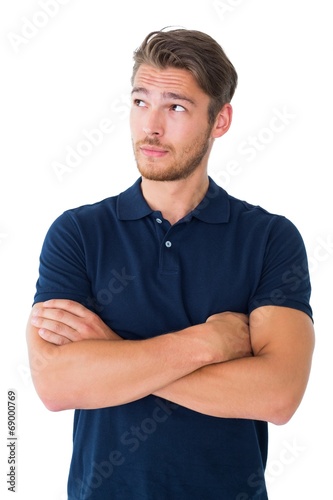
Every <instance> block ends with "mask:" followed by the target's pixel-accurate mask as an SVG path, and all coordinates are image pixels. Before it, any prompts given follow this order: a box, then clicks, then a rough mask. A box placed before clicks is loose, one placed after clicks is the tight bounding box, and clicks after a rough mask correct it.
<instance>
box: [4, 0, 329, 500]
mask: <svg viewBox="0 0 333 500" xmlns="http://www.w3.org/2000/svg"><path fill="white" fill-rule="evenodd" d="M54 1H55V2H56V4H57V5H58V7H59V8H58V11H55V9H53V13H52V16H51V14H45V9H44V10H43V9H42V7H41V5H42V4H43V1H42V0H40V1H38V0H37V1H36V0H24V1H23V0H16V1H15V2H11V1H9V0H7V1H2V3H1V7H0V20H1V21H0V23H1V25H0V34H1V38H0V54H1V64H0V68H1V69H0V71H1V80H0V85H1V92H0V99H1V103H0V120H1V130H0V138H1V148H0V155H1V165H0V176H1V180H0V203H1V209H0V280H1V281H0V283H1V297H0V307H1V339H2V347H1V393H0V416H1V421H0V466H1V467H0V496H1V498H17V499H19V500H21V499H22V500H23V499H24V500H26V499H28V498H31V499H32V498H33V499H34V500H65V499H66V493H65V492H66V481H67V472H68V467H69V461H70V454H71V434H72V417H73V414H72V412H62V413H51V412H48V411H47V410H46V409H45V408H44V407H43V405H42V403H41V402H40V401H39V399H38V397H37V396H36V393H35V391H34V388H33V386H32V383H31V380H30V378H29V371H28V359H27V352H26V343H25V325H26V320H27V317H28V314H29V311H30V307H31V303H32V299H33V295H34V290H35V281H36V279H37V273H38V258H39V252H40V249H41V245H42V242H43V238H44V236H45V232H46V230H47V229H48V227H49V225H50V224H51V222H52V221H53V220H54V218H55V217H57V216H58V215H59V214H60V213H61V212H62V211H63V210H65V209H67V208H71V207H74V206H78V205H81V204H85V203H90V202H94V201H97V200H99V199H102V198H105V197H108V196H110V195H113V194H117V193H118V192H120V191H121V190H123V189H125V188H126V187H127V186H129V185H130V184H131V183H132V182H133V181H134V180H135V179H136V178H137V176H138V174H137V171H136V167H135V165H134V162H133V154H132V149H131V143H130V135H129V128H128V104H127V96H128V91H129V90H130V76H131V69H132V52H133V50H134V49H135V48H136V47H137V46H138V45H139V44H140V43H141V41H142V39H143V38H144V36H145V35H146V34H147V33H148V32H150V31H152V30H155V29H160V28H163V27H164V26H169V25H172V26H183V27H185V28H190V29H199V30H201V31H205V32H207V33H209V34H210V35H211V36H213V37H214V38H216V39H217V40H218V41H219V43H220V44H221V45H222V46H223V47H224V49H225V51H226V52H227V54H228V56H229V57H230V59H231V60H232V62H233V63H234V65H235V66H236V69H237V71H238V74H239V86H238V89H237V91H236V95H235V98H234V100H233V106H234V122H233V125H232V128H231V130H230V131H229V132H228V134H227V135H226V136H224V137H223V138H222V139H220V140H219V142H218V143H216V146H215V150H214V151H213V154H212V157H211V164H210V165H211V166H210V175H211V176H212V177H213V178H214V179H215V180H216V181H217V182H218V183H219V184H221V185H222V186H223V187H225V188H226V189H227V190H228V191H229V192H230V193H231V194H232V195H234V196H236V197H239V198H242V199H246V200H247V201H249V202H250V203H254V204H259V205H261V206H263V207H264V208H266V209H268V210H270V211H272V212H277V213H281V214H284V215H286V216H287V217H288V218H290V219H291V220H292V221H293V222H294V223H295V224H296V226H297V227H298V228H299V230H300V231H301V233H302V235H303V238H304V241H305V244H306V247H307V250H308V255H309V261H310V269H311V274H312V286H313V295H312V307H313V309H314V317H315V327H316V332H317V344H316V352H315V357H314V362H313V369H312V374H311V379H310V382H309V386H308V389H307V392H306V395H305V397H304V400H303V402H302V404H301V406H300V408H299V409H298V411H297V413H296V414H295V416H294V417H293V419H292V420H291V421H290V423H288V424H287V425H285V426H281V427H275V426H273V425H270V452H269V463H268V467H267V483H268V487H269V493H270V500H281V499H283V500H295V499H303V500H308V499H309V500H310V499H311V500H313V499H318V498H332V491H331V488H332V486H331V484H332V483H331V475H332V472H331V467H332V464H331V458H330V450H332V444H333V436H332V428H331V418H332V414H331V410H330V408H331V406H330V405H331V404H332V401H331V400H332V391H331V387H330V386H329V384H330V382H329V381H330V380H332V374H331V371H332V362H331V357H332V354H331V352H332V333H331V312H332V292H331V288H330V286H329V282H330V281H331V280H332V266H333V249H332V239H333V223H332V183H331V181H330V180H329V170H330V169H331V168H332V138H331V136H332V125H331V124H332V120H331V117H332V97H331V96H332V88H333V81H332V71H331V68H330V66H331V65H332V56H331V54H332V48H333V47H332V36H331V21H330V15H329V5H330V2H329V1H328V0H327V1H325V0H317V1H316V2H314V1H310V0H296V1H293V2H290V1H289V0H280V1H279V2H268V1H267V0H243V1H242V0H225V2H223V1H220V2H219V3H218V2H214V1H213V0H199V1H196V2H180V1H179V0H169V1H168V2H156V1H152V0H142V1H141V2H130V1H126V0H125V1H122V2H119V3H111V2H110V1H106V0H94V1H88V0H80V1H79V0H67V1H66V0H62V2H61V3H62V5H60V1H59V3H57V1H56V0H54ZM44 3H47V2H46V0H45V1H44ZM53 3H54V2H53ZM41 12H42V13H44V14H41ZM49 12H51V11H50V10H49ZM29 22H30V23H34V24H33V25H32V27H31V24H29ZM34 25H35V27H33V26H34ZM29 26H30V27H29ZM36 26H37V27H36ZM23 36H25V38H23ZM20 37H21V38H20ZM27 37H28V38H27ZM277 112H278V113H280V114H281V113H282V114H284V116H285V118H284V121H280V122H279V124H280V130H279V132H277V131H273V132H272V131H270V130H269V127H270V125H271V124H272V123H273V122H272V119H273V117H274V116H276V113H277ZM103 119H109V120H110V123H111V122H112V131H111V132H110V133H108V134H104V136H103V141H102V143H101V144H99V145H96V146H92V147H91V151H90V152H89V154H87V155H86V156H85V157H82V156H81V159H80V162H78V165H77V166H76V167H75V168H71V169H69V171H67V172H66V173H64V174H63V175H59V172H58V175H57V174H56V171H55V169H54V162H59V163H63V164H65V160H66V154H68V151H69V149H68V148H76V147H77V145H78V143H79V142H80V141H82V140H84V139H85V137H84V133H83V130H86V131H91V130H92V129H95V128H97V127H98V126H99V125H100V122H101V121H102V120H103ZM274 123H277V122H274ZM253 138H255V140H256V141H257V142H256V144H257V148H255V149H252V152H251V153H250V152H249V151H248V149H246V148H248V147H249V141H253ZM246 151H247V152H246ZM231 165H234V169H233V170H232V168H231ZM286 244H288V243H287V242H286ZM295 357H297V352H295ZM10 388H15V389H16V391H17V393H18V400H17V406H18V414H17V421H18V438H19V439H18V448H17V451H18V468H17V472H18V483H17V493H16V495H15V496H14V497H13V494H12V493H8V492H7V485H6V473H7V471H8V470H7V469H8V465H7V448H6V444H7V441H6V438H7V427H6V412H7V390H8V389H10ZM290 450H291V451H290ZM327 451H328V453H327ZM319 491H320V493H319ZM7 495H8V496H7ZM228 500H229V499H228Z"/></svg>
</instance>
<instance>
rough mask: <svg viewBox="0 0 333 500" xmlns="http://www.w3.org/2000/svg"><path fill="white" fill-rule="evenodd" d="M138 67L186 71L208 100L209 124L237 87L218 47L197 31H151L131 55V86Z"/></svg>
mask: <svg viewBox="0 0 333 500" xmlns="http://www.w3.org/2000/svg"><path fill="white" fill-rule="evenodd" d="M141 64H149V65H150V66H155V67H157V68H160V69H164V68H168V67H174V68H180V69H186V70H188V71H190V72H191V73H192V74H193V76H194V77H195V79H196V80H197V82H198V84H199V86H200V87H201V89H202V90H203V91H204V92H205V93H206V94H207V95H208V96H210V98H211V102H210V105H209V110H208V118H209V123H210V124H213V123H214V120H215V118H216V116H217V114H218V112H219V111H220V110H221V108H222V107H223V106H224V104H226V103H228V102H230V101H231V99H232V97H233V95H234V92H235V89H236V86H237V73H236V70H235V68H234V66H233V65H232V63H231V62H230V60H229V59H228V57H227V56H226V54H225V52H224V51H223V49H222V47H221V46H220V45H219V44H218V43H217V42H216V41H215V40H214V39H213V38H211V37H210V36H209V35H207V34H205V33H202V32H201V31H195V30H186V29H183V28H182V29H174V30H170V31H164V30H161V31H153V32H151V33H150V34H149V35H148V36H146V38H145V39H144V41H143V42H142V44H141V45H140V47H139V48H138V49H137V50H136V51H135V52H134V67H133V75H132V83H133V81H134V78H135V75H136V72H137V71H138V69H139V67H140V65H141Z"/></svg>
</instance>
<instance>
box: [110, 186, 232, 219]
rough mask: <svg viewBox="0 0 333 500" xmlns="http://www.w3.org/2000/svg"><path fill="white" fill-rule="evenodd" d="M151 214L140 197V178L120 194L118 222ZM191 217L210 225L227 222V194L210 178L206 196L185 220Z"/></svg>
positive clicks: (228, 205) (228, 207)
mask: <svg viewBox="0 0 333 500" xmlns="http://www.w3.org/2000/svg"><path fill="white" fill-rule="evenodd" d="M152 212H153V210H152V209H151V208H150V206H149V205H148V203H147V202H146V200H145V199H144V197H143V195H142V191H141V177H140V178H139V179H138V180H137V181H136V182H135V183H134V184H133V186H131V187H130V188H128V189H127V190H126V191H123V192H122V193H120V195H119V197H118V203H117V215H118V218H119V220H138V219H142V218H143V217H146V216H147V215H149V214H151V213H152ZM192 217H195V218H196V219H199V220H201V221H203V222H207V223H211V224H219V223H223V222H228V221H229V217H230V203H229V196H228V193H227V192H226V191H225V190H224V189H222V188H221V187H220V186H218V185H217V184H216V183H215V182H214V181H213V179H211V178H210V177H209V188H208V191H207V193H206V196H205V197H204V199H203V200H202V201H201V202H200V203H199V205H198V206H197V207H196V208H195V209H194V210H193V211H192V212H191V213H190V214H188V215H187V216H186V217H185V219H186V220H189V219H190V218H192Z"/></svg>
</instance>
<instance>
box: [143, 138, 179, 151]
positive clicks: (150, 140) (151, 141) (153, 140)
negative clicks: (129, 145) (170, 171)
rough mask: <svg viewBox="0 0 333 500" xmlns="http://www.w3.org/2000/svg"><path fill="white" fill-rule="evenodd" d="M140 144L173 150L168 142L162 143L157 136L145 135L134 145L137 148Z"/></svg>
mask: <svg viewBox="0 0 333 500" xmlns="http://www.w3.org/2000/svg"><path fill="white" fill-rule="evenodd" d="M141 146H155V147H157V148H161V149H165V150H167V151H173V147H172V146H170V145H169V144H163V143H162V142H161V141H160V140H159V139H158V137H146V138H145V139H143V140H142V141H139V142H137V143H136V147H137V148H139V147H141Z"/></svg>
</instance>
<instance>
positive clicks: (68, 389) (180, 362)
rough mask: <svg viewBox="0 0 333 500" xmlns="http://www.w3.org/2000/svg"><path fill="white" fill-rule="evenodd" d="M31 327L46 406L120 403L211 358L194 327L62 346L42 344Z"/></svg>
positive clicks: (35, 372) (35, 376)
mask: <svg viewBox="0 0 333 500" xmlns="http://www.w3.org/2000/svg"><path fill="white" fill-rule="evenodd" d="M30 328H31V329H32V330H35V331H30V332H29V333H28V335H29V336H30V337H32V338H33V339H34V340H33V341H31V342H30V344H31V346H30V363H31V370H32V374H33V379H34V383H35V386H36V389H37V392H38V393H39V395H40V397H41V399H42V400H43V402H44V403H45V405H46V406H47V407H48V408H49V409H51V410H64V409H70V408H85V409H92V408H101V407H107V406H114V405H120V404H124V403H127V402H130V401H133V400H136V399H139V398H142V397H144V396H146V395H148V394H151V393H153V392H155V391H157V390H158V389H160V388H161V387H164V386H166V385H168V384H171V383H172V382H174V381H175V380H177V379H179V378H181V377H184V376H185V375H187V374H189V373H191V372H193V371H195V370H197V369H199V368H200V367H202V366H204V365H206V364H207V363H210V362H213V358H212V357H211V355H210V351H209V349H208V348H207V345H206V343H205V340H204V338H205V336H203V335H198V333H199V332H198V327H191V328H188V329H186V330H182V331H181V332H177V333H172V334H167V335H162V336H159V337H155V338H151V339H147V340H142V341H127V340H122V341H113V340H84V341H80V342H71V343H68V344H65V345H62V346H56V345H52V344H50V343H48V342H45V341H44V340H42V339H41V338H39V337H38V333H37V331H36V329H34V327H30ZM34 347H35V349H34ZM34 353H38V355H35V354H34Z"/></svg>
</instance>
